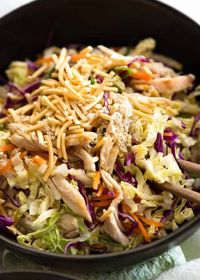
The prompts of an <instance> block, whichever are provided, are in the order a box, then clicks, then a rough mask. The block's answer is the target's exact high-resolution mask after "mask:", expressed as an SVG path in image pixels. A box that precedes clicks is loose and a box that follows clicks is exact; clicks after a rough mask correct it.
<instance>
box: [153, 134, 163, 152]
mask: <svg viewBox="0 0 200 280" xmlns="http://www.w3.org/2000/svg"><path fill="white" fill-rule="evenodd" d="M154 148H155V150H156V151H157V152H158V153H164V145H163V139H162V135H161V133H160V132H158V134H157V138H156V141H155V143H154Z"/></svg>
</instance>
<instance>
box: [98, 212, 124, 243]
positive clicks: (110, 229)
mask: <svg viewBox="0 0 200 280" xmlns="http://www.w3.org/2000/svg"><path fill="white" fill-rule="evenodd" d="M103 230H104V231H105V232H106V233H107V234H108V235H109V236H111V237H112V238H113V239H114V240H115V241H117V242H119V243H120V244H122V245H124V246H126V245H127V244H128V242H129V240H128V238H127V236H126V235H125V234H124V233H123V232H122V231H121V230H120V228H119V227H118V225H117V221H116V218H115V215H114V214H113V213H111V214H110V215H109V217H108V218H107V219H106V220H105V222H104V225H103Z"/></svg>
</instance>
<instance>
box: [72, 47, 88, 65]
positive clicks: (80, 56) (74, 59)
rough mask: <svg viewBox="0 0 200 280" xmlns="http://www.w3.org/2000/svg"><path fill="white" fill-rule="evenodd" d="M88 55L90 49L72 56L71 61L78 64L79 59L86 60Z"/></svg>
mask: <svg viewBox="0 0 200 280" xmlns="http://www.w3.org/2000/svg"><path fill="white" fill-rule="evenodd" d="M87 53H88V48H85V49H83V50H82V51H80V52H79V53H77V54H74V55H72V56H71V61H72V62H77V61H78V60H79V59H81V58H85V57H86V55H87Z"/></svg>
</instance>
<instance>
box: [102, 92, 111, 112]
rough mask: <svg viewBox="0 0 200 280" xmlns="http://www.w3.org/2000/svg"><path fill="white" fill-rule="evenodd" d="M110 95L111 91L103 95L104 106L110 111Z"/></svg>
mask: <svg viewBox="0 0 200 280" xmlns="http://www.w3.org/2000/svg"><path fill="white" fill-rule="evenodd" d="M109 96H110V93H109V92H104V95H103V97H104V106H105V107H106V109H107V110H108V111H109V108H108V106H109V103H108V98H109Z"/></svg>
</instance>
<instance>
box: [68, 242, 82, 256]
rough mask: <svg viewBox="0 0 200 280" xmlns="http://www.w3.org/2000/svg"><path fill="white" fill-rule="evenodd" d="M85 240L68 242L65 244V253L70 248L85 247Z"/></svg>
mask: <svg viewBox="0 0 200 280" xmlns="http://www.w3.org/2000/svg"><path fill="white" fill-rule="evenodd" d="M85 245H86V244H85V242H80V241H79V242H74V241H71V242H69V243H67V245H66V246H65V249H64V252H65V254H67V251H68V250H69V249H70V248H72V247H73V248H76V249H82V248H83V247H85Z"/></svg>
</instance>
